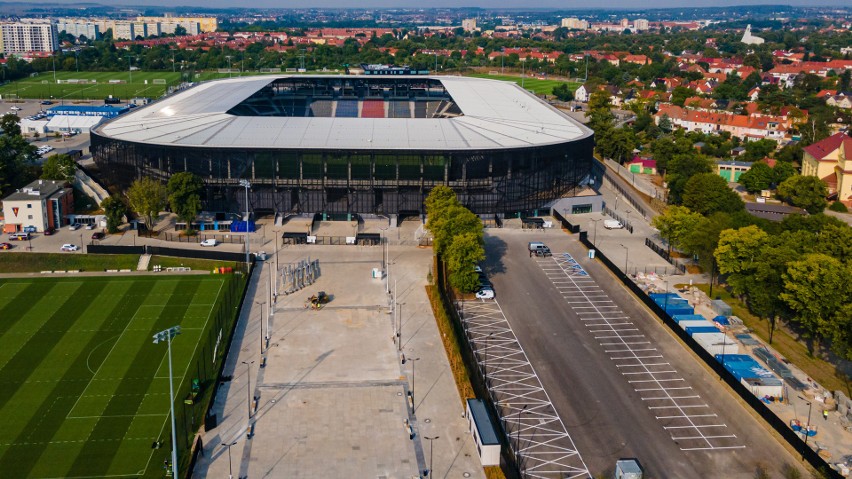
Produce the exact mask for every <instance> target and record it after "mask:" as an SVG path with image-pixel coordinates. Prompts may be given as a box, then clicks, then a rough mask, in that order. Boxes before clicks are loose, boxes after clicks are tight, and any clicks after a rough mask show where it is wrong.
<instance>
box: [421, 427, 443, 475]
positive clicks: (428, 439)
mask: <svg viewBox="0 0 852 479" xmlns="http://www.w3.org/2000/svg"><path fill="white" fill-rule="evenodd" d="M423 439H426V440H427V441H429V470H427V471H426V474H425V475H427V476H428V475H429V474H432V441H434V440H435V439H441V436H435V437H429V436H423Z"/></svg>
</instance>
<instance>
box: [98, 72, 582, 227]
mask: <svg viewBox="0 0 852 479" xmlns="http://www.w3.org/2000/svg"><path fill="white" fill-rule="evenodd" d="M91 145H92V146H91V150H92V155H93V157H94V160H95V163H96V165H97V167H98V170H99V171H100V175H101V176H102V177H103V179H104V180H105V181H106V182H107V183H109V184H111V185H114V186H118V187H120V188H126V187H128V186H129V185H130V183H131V182H132V181H133V180H135V179H137V178H139V177H142V176H150V177H155V178H159V179H161V180H164V181H165V180H167V179H168V178H169V176H170V175H172V174H174V173H178V172H182V171H190V172H193V173H195V174H197V175H199V176H200V177H201V178H203V179H204V181H205V185H206V187H207V191H206V198H205V208H206V209H207V210H212V211H244V210H245V209H246V208H245V205H244V203H245V200H244V198H245V194H244V189H243V187H242V186H241V180H248V181H249V182H250V183H251V190H250V191H249V203H250V204H249V208H250V209H251V210H253V211H255V212H263V213H276V214H279V213H281V214H289V213H323V214H325V215H328V217H330V218H333V217H337V216H340V215H349V214H385V215H413V214H421V213H423V200H424V198H425V197H426V195H427V194H428V193H429V191H430V190H431V189H432V188H433V187H434V186H437V185H447V186H449V187H451V188H452V189H453V190H454V191H456V193H457V194H458V195H459V199H460V200H461V201H462V202H463V204H465V205H466V206H467V207H468V208H470V209H471V210H472V211H473V212H475V213H477V214H481V215H492V214H493V215H499V216H503V215H507V216H508V215H518V214H521V215H525V214H534V212H535V210H537V209H539V208H543V207H546V206H547V205H548V204H549V203H552V202H553V201H555V200H557V199H559V198H562V197H565V196H570V195H571V193H572V191H573V190H574V189H575V188H576V187H577V186H578V185H580V184H582V183H583V182H584V181H585V180H586V179H587V178H588V175H589V174H590V171H591V166H592V149H593V145H594V137H593V133H592V131H591V130H589V129H588V128H586V127H584V126H583V125H581V124H580V123H578V122H577V121H575V120H573V119H572V118H570V117H568V116H567V115H565V114H563V113H562V112H560V111H558V110H556V109H555V108H553V107H551V106H549V105H548V104H546V103H545V102H543V101H541V100H540V99H538V98H537V97H535V96H534V95H532V94H530V93H529V92H527V91H525V90H523V89H522V88H520V87H519V86H517V85H516V84H513V83H507V82H500V81H494V80H485V79H479V78H469V77H451V76H428V75H424V76H418V75H405V76H392V77H391V76H387V77H382V76H369V75H355V76H352V75H347V76H331V75H317V76H303V75H298V76H296V75H293V76H263V77H252V78H234V79H225V80H217V81H210V82H205V83H201V84H197V85H195V86H193V87H191V88H189V89H187V90H184V91H182V92H180V93H177V94H175V95H172V96H169V97H166V98H164V99H162V100H160V101H158V102H155V103H153V104H150V105H148V106H145V107H143V108H139V109H136V110H134V111H132V112H130V113H127V114H125V115H122V116H120V117H118V118H115V119H112V120H110V121H108V122H106V123H103V124H101V125H100V126H98V127H97V128H96V129H93V130H92V142H91Z"/></svg>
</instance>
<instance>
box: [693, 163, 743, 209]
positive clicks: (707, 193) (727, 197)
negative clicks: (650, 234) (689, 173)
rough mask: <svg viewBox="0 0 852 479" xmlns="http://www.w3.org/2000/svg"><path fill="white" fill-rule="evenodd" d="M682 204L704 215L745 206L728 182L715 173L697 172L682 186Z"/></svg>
mask: <svg viewBox="0 0 852 479" xmlns="http://www.w3.org/2000/svg"><path fill="white" fill-rule="evenodd" d="M683 205H684V206H686V207H687V208H689V209H691V210H693V211H695V212H697V213H701V214H702V215H704V216H707V215H710V214H713V213H715V212H717V211H726V212H729V213H730V212H734V211H739V210H742V209H744V208H745V204H744V203H743V200H742V199H741V198H740V195H738V194H737V193H736V192H734V191H733V190H732V189H730V188H728V182H727V181H725V179H724V178H722V177H721V176H719V175H717V174H715V173H699V174H697V175H694V176H693V177H692V178H690V179H689V181H687V182H686V185H685V186H684V188H683Z"/></svg>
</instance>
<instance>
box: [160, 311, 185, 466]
mask: <svg viewBox="0 0 852 479" xmlns="http://www.w3.org/2000/svg"><path fill="white" fill-rule="evenodd" d="M178 334H180V326H172V327H171V328H169V329H164V330H162V331H160V332H159V333H157V334H155V335H154V344H159V343H160V342H161V341H166V344H167V345H168V355H169V410H170V411H171V416H172V477H175V478H176V477H178V470H177V439H176V437H175V436H176V433H175V389H174V384H173V379H172V338H174V337H175V336H177V335H178Z"/></svg>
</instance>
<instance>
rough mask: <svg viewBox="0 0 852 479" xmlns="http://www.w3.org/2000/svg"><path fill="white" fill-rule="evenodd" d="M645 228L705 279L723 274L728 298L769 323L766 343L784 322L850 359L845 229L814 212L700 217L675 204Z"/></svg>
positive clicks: (850, 270)
mask: <svg viewBox="0 0 852 479" xmlns="http://www.w3.org/2000/svg"><path fill="white" fill-rule="evenodd" d="M802 178H807V177H802V176H794V177H791V178H790V179H788V180H787V181H788V182H789V181H791V180H794V179H802ZM652 224H653V226H654V227H655V228H657V229H658V230H659V232H660V236H661V237H662V238H664V239H665V240H666V242H667V243H668V245H669V247H670V248H675V249H678V250H680V251H682V252H683V253H686V254H688V255H691V256H694V257H696V258H697V259H698V261H699V264H700V265H701V266H702V267H703V268H704V269H705V271H709V272H711V276H715V274H716V272H717V271H718V272H719V273H721V274H723V275H726V277H725V282H726V284H727V285H728V286H729V288H730V289H731V291H732V293H733V294H735V295H737V296H739V297H741V298H742V299H744V300H745V303H746V305H747V306H748V308H749V310H750V311H751V312H752V313H754V314H755V315H757V316H759V317H761V318H764V319H767V320H768V321H769V327H770V341H771V335H772V332H773V331H774V329H775V326H776V323H777V321H778V320H779V319H783V320H785V321H786V322H787V323H788V324H790V325H792V326H794V327H796V328H797V329H798V331H800V332H801V334H802V335H803V336H805V337H807V338H812V339H814V340H816V341H818V340H820V339H828V340H830V341H831V345H832V348H833V349H834V350H835V351H836V352H837V353H839V354H843V355H845V356H846V357H847V358H851V359H852V349H850V345H852V311H850V310H848V309H849V308H847V307H846V305H848V300H847V299H846V298H848V295H849V293H852V287H850V285H852V227H850V226H848V225H846V224H845V223H843V222H841V221H839V220H837V219H835V218H833V217H830V216H826V215H824V214H821V213H817V214H813V215H809V216H802V215H791V216H789V217H788V218H786V219H785V220H783V221H781V222H771V221H768V220H764V219H760V218H756V217H754V216H752V215H750V214H748V213H746V212H745V211H743V210H738V211H726V210H720V211H715V212H712V213H710V214H704V215H703V214H701V213H699V212H696V211H693V210H691V209H690V208H688V207H686V206H677V205H673V206H669V207H668V208H667V209H666V211H665V212H664V213H663V214H662V215H660V216H657V217H656V218H654V219H653V220H652ZM816 345H817V344H816V343H812V344H810V347H811V348H814V347H815V346H816ZM812 350H813V349H812Z"/></svg>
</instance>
